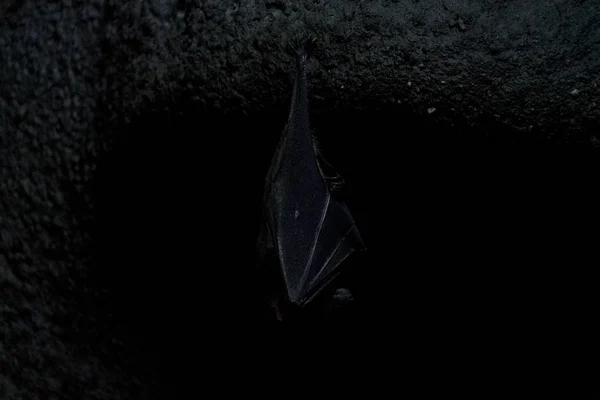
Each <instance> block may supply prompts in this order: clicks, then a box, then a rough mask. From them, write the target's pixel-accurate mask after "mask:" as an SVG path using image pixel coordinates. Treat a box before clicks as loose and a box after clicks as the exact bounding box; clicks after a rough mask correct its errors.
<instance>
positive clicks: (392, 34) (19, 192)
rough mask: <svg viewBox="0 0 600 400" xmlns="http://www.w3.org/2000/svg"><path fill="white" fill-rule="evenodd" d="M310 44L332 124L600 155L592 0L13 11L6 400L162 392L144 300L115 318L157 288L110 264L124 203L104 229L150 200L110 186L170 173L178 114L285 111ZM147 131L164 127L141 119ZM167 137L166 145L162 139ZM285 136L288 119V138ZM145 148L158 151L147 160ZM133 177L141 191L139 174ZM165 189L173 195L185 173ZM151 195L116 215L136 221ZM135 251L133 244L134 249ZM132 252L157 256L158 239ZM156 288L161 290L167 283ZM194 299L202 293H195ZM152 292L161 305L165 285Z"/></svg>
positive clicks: (15, 3) (4, 309)
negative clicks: (545, 142) (167, 159)
mask: <svg viewBox="0 0 600 400" xmlns="http://www.w3.org/2000/svg"><path fill="white" fill-rule="evenodd" d="M308 33H313V34H315V35H316V37H317V38H318V41H319V42H318V47H317V50H316V52H315V57H314V60H313V62H312V67H311V68H312V74H311V93H312V103H313V107H314V109H316V110H317V111H318V113H320V114H321V115H324V114H327V113H328V112H330V111H331V112H333V111H336V110H337V111H339V110H349V111H351V110H355V109H356V110H358V109H364V108H365V107H367V106H368V107H375V108H377V107H387V109H388V110H391V112H394V110H396V108H397V110H398V112H400V111H401V112H402V113H404V115H406V114H407V113H409V114H411V115H417V116H419V118H422V119H424V120H427V121H430V122H431V123H432V124H433V125H435V124H438V123H439V124H441V125H443V124H446V125H448V124H453V123H454V121H459V122H456V123H457V124H458V123H459V124H461V125H463V126H465V127H483V128H485V126H486V124H494V126H501V127H504V128H506V130H510V131H513V132H517V133H518V134H523V135H535V136H536V137H538V138H540V137H541V138H544V139H545V138H551V139H552V140H554V141H559V142H561V141H577V142H586V143H587V142H591V143H595V141H597V139H595V137H593V136H592V134H593V130H594V129H597V127H598V113H599V111H598V105H599V104H600V91H599V90H598V85H599V84H600V81H599V80H600V78H599V76H600V75H599V72H600V9H599V8H598V7H597V6H596V5H595V2H594V1H562V0H554V1H477V2H475V1H466V0H465V1H398V2H395V1H390V0H381V1H376V2H372V1H344V0H331V1H308V0H305V1H286V0H264V1H250V0H242V1H224V0H218V1H168V0H163V1H160V0H147V1H142V0H138V1H131V2H121V1H113V0H106V1H99V0H93V1H78V0H72V1H66V0H65V1H58V2H35V1H32V0H7V1H3V2H2V4H1V5H0V398H2V399H7V400H8V399H35V398H39V399H67V398H69V399H92V398H94V399H118V398H152V397H156V396H158V394H157V393H158V392H156V391H153V389H152V388H153V386H152V385H153V382H156V378H155V375H156V374H157V373H158V372H157V371H159V370H160V368H159V364H160V362H159V361H156V360H154V359H153V358H152V356H148V354H149V353H151V351H150V352H148V351H146V350H148V349H152V345H151V344H150V345H147V346H146V347H144V346H141V347H140V348H141V350H139V349H137V348H136V350H131V345H130V344H129V343H131V342H135V343H137V342H139V340H136V339H135V337H136V335H138V334H139V332H137V333H133V334H132V333H123V332H122V331H121V330H120V327H119V325H120V323H119V322H115V321H121V322H123V321H125V320H129V319H130V317H131V316H132V315H134V314H135V315H137V313H136V312H135V310H136V309H138V308H136V307H143V305H144V304H145V301H144V300H138V302H133V303H128V305H127V307H129V308H127V309H126V310H125V311H122V315H121V317H120V318H121V319H118V318H117V319H115V318H116V317H113V315H112V314H113V310H114V309H118V308H119V307H120V306H119V305H116V306H114V305H111V304H113V303H112V302H114V300H111V299H114V298H115V296H116V298H118V299H121V300H122V299H124V298H125V297H126V293H127V292H128V287H129V286H128V285H132V287H137V285H138V284H139V280H136V279H135V277H134V276H135V275H131V274H130V277H129V278H126V279H121V278H119V274H121V273H122V274H127V271H126V270H125V269H126V268H128V267H127V265H131V264H133V263H135V257H134V256H133V255H132V254H133V253H132V252H131V251H130V250H129V251H130V252H129V253H128V256H127V257H126V260H127V262H128V263H129V264H127V263H123V265H120V266H119V269H117V268H115V269H114V270H113V269H107V268H105V265H106V264H107V263H108V264H110V261H106V258H107V256H106V255H105V253H102V252H103V249H104V247H102V246H101V245H99V244H98V243H99V242H102V240H105V241H106V240H107V239H106V238H104V239H98V237H103V236H102V235H100V236H98V235H96V236H94V235H95V234H94V232H97V231H98V230H99V229H100V228H98V226H99V225H102V224H103V223H106V224H108V222H104V221H105V220H104V219H102V220H100V219H99V217H98V215H102V216H103V217H102V218H108V220H110V218H111V217H109V216H107V215H108V214H110V213H108V212H107V211H106V209H107V208H106V207H105V208H104V209H103V210H104V211H102V212H101V213H100V214H98V210H97V208H98V204H99V203H98V202H99V201H101V200H102V199H103V197H102V196H105V197H106V196H107V195H103V194H102V193H100V194H99V193H98V192H99V191H106V190H107V188H111V187H112V188H113V189H114V188H115V187H117V188H119V190H122V191H124V192H126V193H129V194H131V193H133V190H134V189H132V188H131V185H130V184H129V183H130V181H126V180H123V181H120V183H114V182H112V181H111V180H112V179H114V178H115V176H118V175H119V174H118V173H116V174H115V173H112V174H111V173H108V172H107V173H105V174H104V175H102V174H100V175H99V172H98V171H99V166H101V165H102V163H103V162H105V161H103V160H110V159H111V157H112V154H116V153H118V154H120V156H119V157H121V161H120V163H121V164H119V163H117V164H116V165H117V166H120V167H121V168H122V167H123V165H125V164H126V161H123V160H127V159H128V158H129V157H131V158H132V159H135V160H136V162H142V161H143V162H146V164H144V165H147V164H152V163H153V162H156V163H157V164H156V165H154V166H153V167H152V169H151V170H152V173H153V174H155V175H156V176H158V175H160V173H161V170H162V169H163V167H161V164H160V163H159V161H160V160H159V159H160V157H161V155H160V153H157V149H160V148H161V147H167V148H168V151H170V152H171V153H170V155H171V156H173V157H172V158H171V159H176V158H177V157H175V156H174V154H176V153H177V152H178V151H179V150H178V148H177V147H176V146H174V145H173V144H172V143H173V142H174V141H176V140H180V139H181V138H179V137H178V136H177V135H176V134H175V133H173V131H171V130H170V129H169V126H168V124H166V123H165V122H164V120H165V118H175V117H173V115H178V116H181V115H184V117H182V118H184V121H186V124H187V123H196V124H197V126H198V130H199V131H201V130H202V129H205V130H207V131H209V132H210V133H211V135H218V134H219V131H218V129H213V128H210V127H209V126H208V123H209V122H210V123H211V124H214V123H221V124H223V123H224V122H225V121H226V120H229V119H236V118H237V119H240V120H241V121H242V123H243V121H247V119H244V118H249V117H248V116H251V115H261V116H262V117H265V116H268V113H269V112H270V111H269V110H281V109H283V110H285V104H286V103H287V101H288V95H289V93H288V89H289V87H288V85H287V81H286V79H285V76H286V74H287V72H288V70H289V69H290V66H291V65H292V63H291V61H292V55H291V54H290V52H289V51H288V50H287V48H288V45H289V44H290V43H292V44H293V43H297V42H298V41H299V40H301V39H302V38H303V37H305V36H306V35H307V34H308ZM282 105H283V106H282ZM195 115H197V116H198V118H197V119H194V117H193V116H195ZM149 116H154V118H155V119H154V120H153V119H151V118H150V119H149V120H148V121H150V122H145V125H144V122H140V120H141V121H144V120H145V119H147V118H149ZM215 116H216V117H215ZM224 116H225V117H224ZM178 118H179V117H178ZM284 118H285V112H284V114H283V117H282V118H281V119H284ZM161 121H162V122H161ZM178 121H180V120H178ZM207 121H209V122H207ZM151 122H157V123H158V126H159V127H160V128H161V129H163V130H164V134H163V135H162V136H161V135H158V134H157V135H158V136H157V135H155V134H151V133H150V130H151V129H152V123H151ZM278 122H279V120H276V121H275V122H271V124H272V129H273V130H277V129H278V128H277V127H278ZM177 123H179V124H182V123H181V122H177ZM161 124H162V125H161ZM142 126H143V127H144V129H145V131H144V132H141V133H140V132H138V131H139V130H140V129H141V128H140V127H142ZM251 126H253V127H254V128H256V127H259V126H261V125H260V121H258V122H257V121H254V122H253V124H251ZM180 127H181V126H180ZM182 129H183V128H182ZM186 129H189V131H186V135H188V136H189V135H192V134H193V131H194V130H193V129H192V128H186ZM230 129H231V130H233V128H231V127H230ZM183 130H185V129H183ZM229 139H230V140H225V139H223V138H220V139H219V138H214V137H213V138H212V142H210V143H208V144H206V148H202V146H200V147H197V148H196V149H197V151H199V152H207V153H209V152H210V153H212V152H215V151H217V152H218V151H219V150H218V148H216V150H215V148H213V147H212V146H214V145H224V144H226V143H227V142H229V141H232V142H234V143H235V142H236V141H237V142H238V143H241V144H243V145H248V146H249V145H252V143H253V141H254V139H253V138H252V137H251V136H250V137H249V136H248V135H245V136H242V135H241V134H240V136H239V137H237V136H235V137H230V138H229ZM256 140H259V141H260V140H262V139H260V138H259V139H256ZM372 140H375V141H376V140H377V139H376V138H375V139H372ZM382 140H384V138H382ZM149 142H152V143H153V144H152V145H148V144H147V143H149ZM145 143H146V144H145ZM186 143H187V142H186ZM183 147H185V146H183ZM207 148H208V149H210V151H209V150H207ZM144 151H151V152H152V154H151V155H142V156H140V153H142V152H144ZM188 152H191V150H188ZM233 152H234V153H235V154H241V153H242V151H241V150H233ZM187 154H188V155H189V153H187ZM140 157H141V158H140ZM202 157H204V156H202ZM140 160H142V161H140ZM106 162H108V161H106ZM111 162H112V161H111ZM228 162H229V163H232V161H231V159H230V161H228ZM108 163H109V164H110V162H108ZM204 163H205V164H206V165H205V166H208V165H209V164H210V165H212V164H211V163H209V162H208V161H204ZM233 163H234V164H235V162H233ZM190 164H192V162H191V161H189V162H186V163H185V165H180V167H181V168H184V167H185V166H189V165H190ZM203 165H204V164H203ZM112 168H113V169H114V168H117V167H114V166H113V167H112ZM218 168H224V166H222V165H219V166H218ZM106 170H109V171H110V168H109V167H106ZM233 170H234V171H235V172H234V173H233V174H227V176H228V178H227V179H229V181H228V183H227V184H223V187H226V188H229V190H231V185H234V183H232V182H236V181H235V177H236V176H239V175H235V174H242V175H243V166H237V167H235V168H233ZM138 172H139V171H138ZM128 174H132V175H131V178H132V179H134V180H135V176H136V175H135V174H136V172H128ZM103 179H104V181H103ZM123 179H124V178H123ZM145 179H146V180H148V181H149V180H150V178H145ZM106 180H109V181H111V182H108V183H107V182H106ZM99 182H100V183H99ZM128 182H129V183H128ZM160 182H161V184H163V185H166V187H169V185H173V186H174V185H175V184H174V183H172V182H173V179H172V177H167V178H162V179H161V181H160ZM148 187H149V186H146V189H145V190H146V191H145V192H143V193H144V195H146V194H147V195H149V194H150V193H151V191H150V190H149V189H148ZM178 187H179V186H178ZM127 190H130V192H127ZM258 192H260V188H259V189H258ZM187 194H188V195H190V196H191V191H190V192H189V193H187ZM108 197H110V196H108ZM141 198H143V196H142V195H139V197H133V200H131V199H130V200H129V205H128V207H129V208H127V209H126V210H124V211H123V210H122V211H121V213H120V214H116V215H117V216H118V217H114V216H113V217H112V218H113V219H114V220H115V221H116V220H117V219H118V218H121V217H123V216H125V215H130V214H131V213H133V211H132V210H135V209H136V207H137V206H136V204H137V201H138V199H141ZM189 199H190V200H188V201H190V202H191V197H190V198H189ZM196 199H197V198H196ZM102 201H105V202H107V203H110V204H112V203H117V202H118V201H117V200H115V199H114V198H110V199H108V200H107V199H104V200H102ZM111 202H112V203H111ZM216 202H217V201H215V203H216ZM169 204H170V206H173V204H172V203H169ZM179 216H180V217H181V215H179ZM136 218H137V219H136ZM231 218H232V219H231V220H232V221H233V217H231ZM141 220H146V217H143V216H142V215H141V214H140V215H136V217H135V218H134V219H133V222H131V221H130V222H128V224H129V225H127V226H128V227H130V228H131V227H133V226H134V225H136V222H135V221H138V222H139V221H141ZM228 221H229V220H228ZM113 222H114V221H113ZM163 222H164V221H163ZM169 226H170V227H171V228H173V229H174V225H173V224H171V225H169ZM114 229H115V231H119V229H120V228H118V227H117V228H114ZM186 229H189V227H188V228H186ZM222 229H223V233H227V231H228V230H227V229H225V228H222ZM219 232H220V231H219ZM109 236H110V235H109ZM115 236H118V234H115ZM126 236H127V234H125V233H122V237H121V238H120V240H119V241H118V243H119V245H118V246H116V247H117V248H119V249H120V250H122V251H124V252H127V251H128V250H127V248H129V247H130V246H129V242H128V241H127V237H126ZM102 243H104V242H102ZM111 243H112V242H111ZM152 244H153V245H157V244H158V242H156V243H152ZM119 246H121V247H119ZM112 247H113V248H114V247H115V246H112ZM134 248H135V249H136V251H138V252H146V251H148V252H151V251H153V250H154V249H156V247H152V246H149V245H148V242H146V244H145V245H139V246H137V247H135V246H134ZM112 251H113V252H112V253H110V254H111V255H112V256H114V257H119V256H118V254H117V253H118V252H117V251H115V250H112ZM136 254H139V253H136ZM186 254H187V255H189V254H190V252H189V251H188V252H186ZM103 257H104V258H103ZM142 259H143V260H144V261H145V262H146V261H147V262H150V261H152V260H153V257H152V256H151V255H146V256H144V257H142ZM99 260H100V261H99ZM161 260H162V259H161ZM162 261H165V260H162ZM186 263H188V261H187V260H184V259H183V258H180V259H177V261H176V262H175V264H177V265H179V266H181V265H184V264H186ZM211 263H212V262H211ZM191 264H193V263H190V265H191ZM213 264H214V263H213ZM163 265H164V264H163ZM123 268H125V269H123ZM98 270H100V272H98ZM107 271H108V272H107ZM136 271H137V272H141V273H142V274H143V273H144V271H143V270H141V271H139V270H136ZM164 274H166V275H177V274H179V275H178V276H181V271H180V270H178V271H177V272H173V270H172V269H170V270H169V271H165V272H164ZM98 275H100V277H99V276H98ZM153 276H154V278H153V280H151V282H152V283H154V284H155V283H156V282H159V281H160V279H161V278H160V274H158V273H155V275H153ZM113 281H120V283H119V285H117V286H115V284H114V283H111V282H113ZM107 282H109V283H107ZM187 290H189V291H190V293H191V292H193V289H192V288H191V284H190V286H185V290H184V291H187ZM115 292H118V293H120V294H118V295H115ZM143 293H144V294H145V295H146V296H149V297H156V296H155V293H156V290H155V289H145V291H144V292H143ZM153 295H154V296H153ZM191 297H193V296H191V295H190V298H191ZM141 298H142V299H145V298H146V297H141ZM159 303H160V302H159V301H157V300H154V302H152V303H151V305H152V306H157V305H158V304H159ZM205 308H207V309H208V308H210V307H205ZM132 310H133V311H132ZM163 312H164V310H163ZM167 312H168V311H167ZM149 314H150V313H149ZM139 318H140V319H141V320H143V321H144V324H145V323H148V321H149V320H151V319H152V318H151V317H150V316H147V315H146V316H143V317H139ZM180 318H183V319H185V318H190V317H189V315H188V314H186V313H182V315H181V316H180ZM232 318H234V317H232ZM176 320H179V319H178V318H175V317H171V320H170V322H171V323H173V322H174V321H176ZM142 325H143V324H142ZM143 326H146V325H143ZM128 335H129V336H128ZM157 335H158V334H157ZM130 336H131V337H133V338H134V339H131V337H130ZM154 340H159V339H158V336H157V337H153V339H152V340H149V343H153V341H154ZM163 350H164V349H163ZM179 350H182V349H181V348H180V349H179ZM140 360H142V361H140ZM163 367H164V366H163ZM164 368H167V367H164Z"/></svg>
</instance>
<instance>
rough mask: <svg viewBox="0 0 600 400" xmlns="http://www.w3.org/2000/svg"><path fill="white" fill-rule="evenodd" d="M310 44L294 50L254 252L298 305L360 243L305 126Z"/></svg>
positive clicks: (360, 246) (321, 285)
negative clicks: (287, 101) (287, 102)
mask: <svg viewBox="0 0 600 400" xmlns="http://www.w3.org/2000/svg"><path fill="white" fill-rule="evenodd" d="M312 44H314V40H312V41H308V44H307V45H305V46H304V47H303V49H302V50H301V51H299V52H298V55H297V69H296V75H295V82H294V89H293V94H292V101H291V106H290V113H289V116H288V120H287V124H286V127H285V129H284V130H283V133H282V135H281V138H280V141H279V144H278V146H277V148H276V151H275V154H274V156H273V159H272V162H271V166H270V168H269V171H268V173H267V176H266V180H265V190H264V198H263V226H262V229H261V235H260V237H259V251H260V254H261V256H260V257H261V258H263V259H264V258H268V256H269V254H270V255H271V258H272V260H273V261H274V264H275V265H276V266H277V267H276V268H279V269H280V272H281V277H282V278H283V281H284V284H285V285H284V286H285V290H284V292H285V293H284V294H285V297H286V300H287V301H288V302H291V303H293V304H295V305H298V306H304V305H306V304H307V303H309V302H310V301H311V300H312V299H313V298H314V297H315V296H316V295H317V294H318V293H319V292H320V291H321V290H323V289H324V288H325V287H326V286H327V284H328V283H330V282H331V280H332V279H333V278H334V277H335V276H336V275H337V274H338V273H339V267H340V264H341V263H342V262H343V261H344V260H345V259H346V258H347V257H348V256H349V255H350V254H351V253H352V252H354V251H356V250H363V249H365V247H364V244H363V241H362V239H361V237H360V234H359V232H358V229H357V227H356V224H355V222H354V220H353V218H352V216H351V215H350V212H349V211H348V208H347V207H346V205H345V204H344V203H343V202H341V201H340V200H338V199H337V198H336V197H335V196H334V195H333V192H334V191H335V188H336V185H337V184H338V183H339V179H336V177H335V176H332V175H331V174H330V173H328V171H327V169H328V168H329V167H330V165H329V164H327V163H326V162H325V160H324V159H323V158H322V156H321V154H320V152H319V150H318V148H317V146H316V142H315V139H314V138H313V135H312V133H311V130H310V124H309V112H308V97H307V61H308V57H309V50H310V46H311V45H312ZM278 313H279V311H278ZM278 317H279V314H278Z"/></svg>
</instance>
